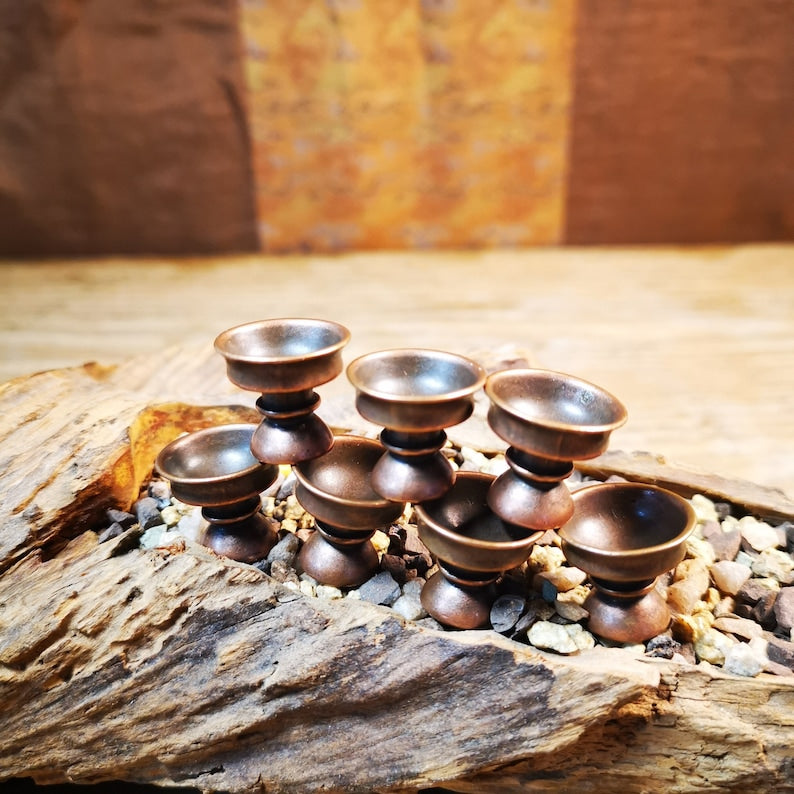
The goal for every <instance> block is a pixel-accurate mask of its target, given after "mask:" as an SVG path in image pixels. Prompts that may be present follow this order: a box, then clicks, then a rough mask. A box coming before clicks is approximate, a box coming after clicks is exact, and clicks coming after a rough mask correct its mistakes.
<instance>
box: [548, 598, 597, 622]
mask: <svg viewBox="0 0 794 794" xmlns="http://www.w3.org/2000/svg"><path fill="white" fill-rule="evenodd" d="M554 608H555V609H556V610H557V614H558V615H559V616H560V617H563V618H565V619H566V620H570V621H571V623H578V622H579V621H580V620H586V619H587V618H589V617H590V613H589V612H588V611H587V610H586V609H585V608H584V607H583V606H580V605H579V604H576V603H573V602H571V601H562V600H560V599H559V598H558V599H557V600H556V601H555V602H554Z"/></svg>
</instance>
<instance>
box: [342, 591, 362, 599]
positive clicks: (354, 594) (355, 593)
mask: <svg viewBox="0 0 794 794" xmlns="http://www.w3.org/2000/svg"><path fill="white" fill-rule="evenodd" d="M345 598H349V599H350V600H351V601H361V593H359V592H358V590H351V591H350V592H348V594H347V595H346V596H345Z"/></svg>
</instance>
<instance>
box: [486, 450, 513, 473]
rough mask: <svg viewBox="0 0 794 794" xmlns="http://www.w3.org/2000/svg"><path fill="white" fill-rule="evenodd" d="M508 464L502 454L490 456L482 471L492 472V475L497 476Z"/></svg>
mask: <svg viewBox="0 0 794 794" xmlns="http://www.w3.org/2000/svg"><path fill="white" fill-rule="evenodd" d="M509 468H510V466H509V465H508V463H507V460H506V459H505V456H504V455H496V456H495V457H493V458H490V459H489V461H488V463H487V464H486V466H485V468H484V469H483V471H484V472H485V473H486V474H493V475H494V477H498V476H499V475H500V474H504V472H506V471H507V470H508V469H509Z"/></svg>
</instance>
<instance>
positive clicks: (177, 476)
mask: <svg viewBox="0 0 794 794" xmlns="http://www.w3.org/2000/svg"><path fill="white" fill-rule="evenodd" d="M255 429H256V425H248V424H236V425H220V426H217V427H211V428H207V429H205V430H198V431H196V432H194V433H189V434H187V435H184V436H181V437H180V438H177V439H175V440H174V441H172V442H171V443H170V444H168V445H167V446H166V447H164V448H163V449H162V450H161V451H160V454H159V455H158V456H157V460H156V461H155V470H156V471H157V472H159V473H160V474H161V475H162V476H163V477H164V478H165V479H167V480H168V481H169V482H170V483H171V493H172V494H173V496H174V497H175V498H177V499H179V500H180V501H182V502H185V503H186V504H191V505H197V506H200V507H201V508H202V510H201V513H202V516H203V517H204V518H205V519H206V520H207V521H208V522H209V527H207V529H206V530H205V532H204V534H203V536H202V539H201V542H202V543H203V544H204V545H205V546H208V547H209V548H211V549H213V551H215V552H216V553H218V554H222V555H224V556H226V557H231V558H232V559H235V560H239V561H242V562H254V561H256V560H259V559H262V558H263V557H265V556H266V555H267V553H268V551H270V549H271V548H272V546H273V544H274V543H275V542H276V531H275V528H274V526H273V524H272V522H271V521H269V520H268V519H266V518H265V517H264V516H263V515H262V514H261V513H260V512H259V509H260V507H261V500H260V496H259V495H260V494H261V492H262V491H264V490H265V489H266V488H268V487H269V486H270V485H272V483H273V482H274V481H275V479H276V476H277V475H278V468H277V467H276V466H270V465H265V464H263V463H260V462H259V461H258V460H257V459H256V458H255V457H254V455H253V454H252V453H251V439H252V437H253V434H254V431H255Z"/></svg>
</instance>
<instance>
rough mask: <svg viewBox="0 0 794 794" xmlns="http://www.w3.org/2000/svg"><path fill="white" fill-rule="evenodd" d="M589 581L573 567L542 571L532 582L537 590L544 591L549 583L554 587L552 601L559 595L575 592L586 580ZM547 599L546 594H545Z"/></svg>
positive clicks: (585, 575)
mask: <svg viewBox="0 0 794 794" xmlns="http://www.w3.org/2000/svg"><path fill="white" fill-rule="evenodd" d="M585 579H587V574H586V573H585V572H584V571H582V570H581V569H579V568H574V567H573V566H565V567H563V568H554V569H553V570H550V571H541V572H540V573H538V574H536V575H535V576H534V577H533V580H532V586H533V587H534V588H535V590H538V591H542V590H543V586H544V583H546V582H548V583H549V584H550V585H552V587H553V590H554V592H553V595H552V597H551V599H546V600H552V601H553V600H554V598H556V596H557V593H565V592H567V591H568V590H573V588H574V587H578V586H579V585H580V584H582V582H584V580H585ZM544 598H545V594H544Z"/></svg>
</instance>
